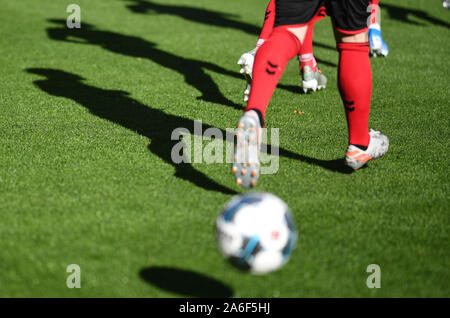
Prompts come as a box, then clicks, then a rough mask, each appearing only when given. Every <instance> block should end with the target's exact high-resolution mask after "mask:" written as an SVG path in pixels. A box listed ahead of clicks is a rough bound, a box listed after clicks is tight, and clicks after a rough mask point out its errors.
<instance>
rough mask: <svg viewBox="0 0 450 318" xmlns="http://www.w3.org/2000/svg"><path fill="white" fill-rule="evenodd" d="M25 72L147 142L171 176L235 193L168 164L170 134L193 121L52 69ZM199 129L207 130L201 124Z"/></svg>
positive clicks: (53, 92)
mask: <svg viewBox="0 0 450 318" xmlns="http://www.w3.org/2000/svg"><path fill="white" fill-rule="evenodd" d="M26 71H27V72H28V73H31V74H37V75H41V76H44V77H45V78H44V79H41V80H36V81H34V84H35V85H36V86H37V87H39V88H40V89H41V90H42V91H44V92H46V93H47V94H50V95H53V96H58V97H65V98H69V99H71V100H73V101H75V102H77V103H78V104H80V105H82V106H84V107H86V108H87V109H88V110H89V111H90V112H91V113H92V114H94V115H96V116H98V117H100V118H103V119H106V120H109V121H111V122H113V123H116V124H118V125H121V126H122V127H125V128H127V129H129V130H131V131H133V132H136V133H138V134H139V135H142V136H145V137H147V138H149V139H150V140H151V143H150V145H149V146H148V149H149V150H150V151H151V152H152V153H153V154H155V155H157V156H158V157H159V158H161V159H162V160H164V161H165V162H166V163H169V164H171V165H172V166H173V167H174V168H175V174H174V175H175V177H177V178H180V179H183V180H186V181H189V182H191V183H193V184H194V185H196V186H198V187H200V188H203V189H205V190H210V191H218V192H222V193H224V194H236V193H237V192H236V191H233V190H230V189H228V188H227V187H224V186H222V185H220V184H218V183H217V182H215V181H214V180H212V179H210V178H209V177H207V176H206V175H204V174H203V173H202V172H200V171H198V170H196V169H194V167H192V165H191V164H189V163H179V164H176V163H174V162H173V161H172V158H171V152H172V148H173V147H174V145H175V144H176V143H178V142H179V140H171V134H172V131H173V130H174V129H176V128H178V127H184V128H187V129H189V130H190V131H194V121H193V120H190V119H187V118H183V117H180V116H174V115H171V114H167V113H165V112H163V111H162V110H159V109H154V108H150V107H148V106H146V105H144V104H142V103H140V102H139V101H137V100H135V99H133V98H131V97H129V96H128V95H129V93H127V92H124V91H117V90H107V89H102V88H98V87H94V86H90V85H87V84H85V83H83V81H84V80H85V79H84V78H82V77H80V76H78V75H76V74H71V73H68V72H64V71H61V70H56V69H47V68H29V69H27V70H26ZM203 128H205V129H206V128H208V126H207V125H203Z"/></svg>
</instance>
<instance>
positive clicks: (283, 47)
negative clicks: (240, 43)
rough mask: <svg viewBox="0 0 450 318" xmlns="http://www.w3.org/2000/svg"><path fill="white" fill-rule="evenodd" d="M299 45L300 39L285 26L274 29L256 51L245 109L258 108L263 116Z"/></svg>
mask: <svg viewBox="0 0 450 318" xmlns="http://www.w3.org/2000/svg"><path fill="white" fill-rule="evenodd" d="M291 27H292V26H291ZM300 47H301V44H300V41H299V40H298V39H297V37H296V36H295V35H293V34H292V33H291V32H289V31H287V30H286V27H277V28H275V29H274V31H273V33H272V34H271V36H270V38H269V39H268V40H267V41H266V42H264V44H263V45H262V46H261V47H260V48H259V50H258V52H256V56H255V62H254V64H253V74H252V89H251V92H250V97H249V100H248V103H247V107H246V108H245V111H248V110H250V109H255V110H258V111H259V112H260V113H261V114H262V116H263V118H264V116H265V113H266V109H267V106H268V105H269V101H270V98H271V97H272V94H273V92H274V90H275V88H276V86H277V84H278V81H279V80H280V77H281V75H282V74H283V71H284V69H285V67H286V64H287V62H288V61H289V60H290V59H292V58H294V57H295V56H296V55H297V53H298V52H299V49H300Z"/></svg>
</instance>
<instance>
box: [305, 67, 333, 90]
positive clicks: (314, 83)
mask: <svg viewBox="0 0 450 318" xmlns="http://www.w3.org/2000/svg"><path fill="white" fill-rule="evenodd" d="M326 87H327V78H326V76H325V75H323V74H322V71H321V70H319V68H317V70H316V71H315V72H313V70H312V69H311V67H309V66H305V67H303V69H302V88H303V92H304V93H308V91H313V92H315V91H317V90H321V89H324V88H326Z"/></svg>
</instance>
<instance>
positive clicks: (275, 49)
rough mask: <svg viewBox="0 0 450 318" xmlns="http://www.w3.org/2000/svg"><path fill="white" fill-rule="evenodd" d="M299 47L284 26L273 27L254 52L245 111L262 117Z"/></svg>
mask: <svg viewBox="0 0 450 318" xmlns="http://www.w3.org/2000/svg"><path fill="white" fill-rule="evenodd" d="M291 27H292V26H291ZM300 47H301V44H300V41H299V40H298V39H297V37H296V36H295V35H293V34H292V33H291V32H289V31H287V30H286V27H277V28H275V29H274V31H273V33H272V34H271V36H270V38H269V39H268V40H267V41H266V42H265V43H264V44H263V45H262V46H261V47H260V48H259V50H258V52H256V56H255V62H254V64H253V74H252V79H253V81H252V90H251V91H250V97H249V100H248V103H247V107H246V108H245V111H248V110H250V109H256V110H258V111H260V112H261V114H262V116H263V118H264V116H265V113H266V109H267V106H268V105H269V101H270V98H271V97H272V94H273V92H274V90H275V87H276V86H277V84H278V81H279V80H280V77H281V75H282V74H283V71H284V69H285V67H286V64H287V62H288V61H289V60H290V59H292V58H293V57H295V56H296V55H297V53H298V51H299V49H300ZM367 54H368V53H367ZM367 56H369V55H367Z"/></svg>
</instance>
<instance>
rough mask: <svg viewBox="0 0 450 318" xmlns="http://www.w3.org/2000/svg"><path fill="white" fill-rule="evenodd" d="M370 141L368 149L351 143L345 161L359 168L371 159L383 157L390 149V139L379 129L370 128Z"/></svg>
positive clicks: (351, 166)
mask: <svg viewBox="0 0 450 318" xmlns="http://www.w3.org/2000/svg"><path fill="white" fill-rule="evenodd" d="M369 134H370V142H369V146H368V147H367V150H362V149H360V148H358V147H356V146H354V145H349V146H348V148H347V152H346V154H345V163H346V164H347V166H349V167H350V168H353V169H355V170H356V169H359V168H361V167H362V166H364V165H365V164H367V163H368V162H369V161H370V160H373V159H377V158H381V157H383V156H384V155H385V154H386V152H387V151H388V149H389V139H388V137H386V136H385V135H383V134H382V133H380V132H379V131H376V130H373V129H370V132H369Z"/></svg>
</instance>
